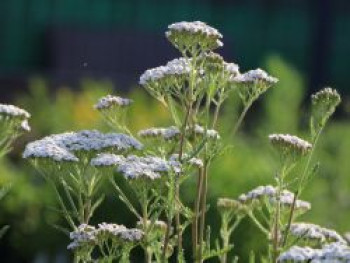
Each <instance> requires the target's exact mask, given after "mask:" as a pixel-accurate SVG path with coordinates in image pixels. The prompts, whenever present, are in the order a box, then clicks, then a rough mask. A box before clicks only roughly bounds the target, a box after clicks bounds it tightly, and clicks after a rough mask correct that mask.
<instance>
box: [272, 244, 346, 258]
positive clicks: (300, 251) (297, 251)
mask: <svg viewBox="0 0 350 263" xmlns="http://www.w3.org/2000/svg"><path fill="white" fill-rule="evenodd" d="M349 261H350V248H349V247H348V246H346V245H344V244H342V243H337V242H334V243H331V244H327V245H325V246H324V247H322V248H321V249H316V248H310V247H299V246H293V247H291V248H290V249H289V250H287V251H285V252H283V253H281V255H280V256H279V257H278V262H311V263H341V262H349Z"/></svg>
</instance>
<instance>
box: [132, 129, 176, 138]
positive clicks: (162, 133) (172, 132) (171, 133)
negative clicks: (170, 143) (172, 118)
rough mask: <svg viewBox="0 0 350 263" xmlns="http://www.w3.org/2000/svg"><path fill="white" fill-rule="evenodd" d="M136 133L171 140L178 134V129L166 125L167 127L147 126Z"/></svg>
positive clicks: (144, 136) (141, 135) (146, 136)
mask: <svg viewBox="0 0 350 263" xmlns="http://www.w3.org/2000/svg"><path fill="white" fill-rule="evenodd" d="M138 135H139V136H140V137H143V138H155V137H160V138H163V139H164V140H171V139H174V138H178V137H179V135H180V130H179V129H178V128H177V127H175V126H171V127H167V128H156V127H154V128H149V129H144V130H141V131H139V132H138Z"/></svg>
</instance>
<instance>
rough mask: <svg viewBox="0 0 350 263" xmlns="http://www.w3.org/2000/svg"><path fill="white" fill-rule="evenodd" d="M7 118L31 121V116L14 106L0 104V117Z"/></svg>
mask: <svg viewBox="0 0 350 263" xmlns="http://www.w3.org/2000/svg"><path fill="white" fill-rule="evenodd" d="M1 115H3V116H7V117H18V118H21V119H29V118H30V114H29V113H28V112H27V111H25V110H23V109H21V108H19V107H17V106H14V105H9V104H0V116H1Z"/></svg>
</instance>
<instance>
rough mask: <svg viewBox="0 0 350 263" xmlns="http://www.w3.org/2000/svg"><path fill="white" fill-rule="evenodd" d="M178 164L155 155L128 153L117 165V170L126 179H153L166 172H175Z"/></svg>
mask: <svg viewBox="0 0 350 263" xmlns="http://www.w3.org/2000/svg"><path fill="white" fill-rule="evenodd" d="M179 165H180V164H179V163H178V162H176V163H175V162H170V161H167V160H165V159H163V158H160V157H156V156H145V157H139V156H135V155H130V156H128V157H127V158H126V159H125V161H124V162H122V163H121V164H120V165H119V167H118V169H117V171H118V172H120V173H122V174H123V176H124V177H125V178H127V179H138V178H145V179H151V180H155V179H158V178H161V177H162V175H164V174H166V173H168V172H171V171H174V172H177V171H178V166H179Z"/></svg>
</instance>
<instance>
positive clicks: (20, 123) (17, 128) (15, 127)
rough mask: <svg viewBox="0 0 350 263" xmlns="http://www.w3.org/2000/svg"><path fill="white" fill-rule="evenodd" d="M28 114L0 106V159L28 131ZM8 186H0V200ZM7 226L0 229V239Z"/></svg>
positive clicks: (20, 110) (6, 106)
mask: <svg viewBox="0 0 350 263" xmlns="http://www.w3.org/2000/svg"><path fill="white" fill-rule="evenodd" d="M29 118H30V114H29V113H28V112H27V111H25V110H23V109H21V108H18V107H16V106H14V105H8V104H0V159H1V158H2V157H4V156H5V155H6V154H7V153H9V152H10V150H11V144H12V143H13V142H14V140H15V139H16V138H17V137H18V136H20V135H21V134H22V133H24V132H28V131H30V126H29V123H28V119H29ZM9 188H10V186H8V185H7V186H0V200H1V199H2V198H3V197H4V196H5V195H6V194H7V192H8V190H9ZM8 228H9V226H4V227H2V228H0V238H1V237H2V236H3V235H4V234H5V232H6V231H7V229H8Z"/></svg>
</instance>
